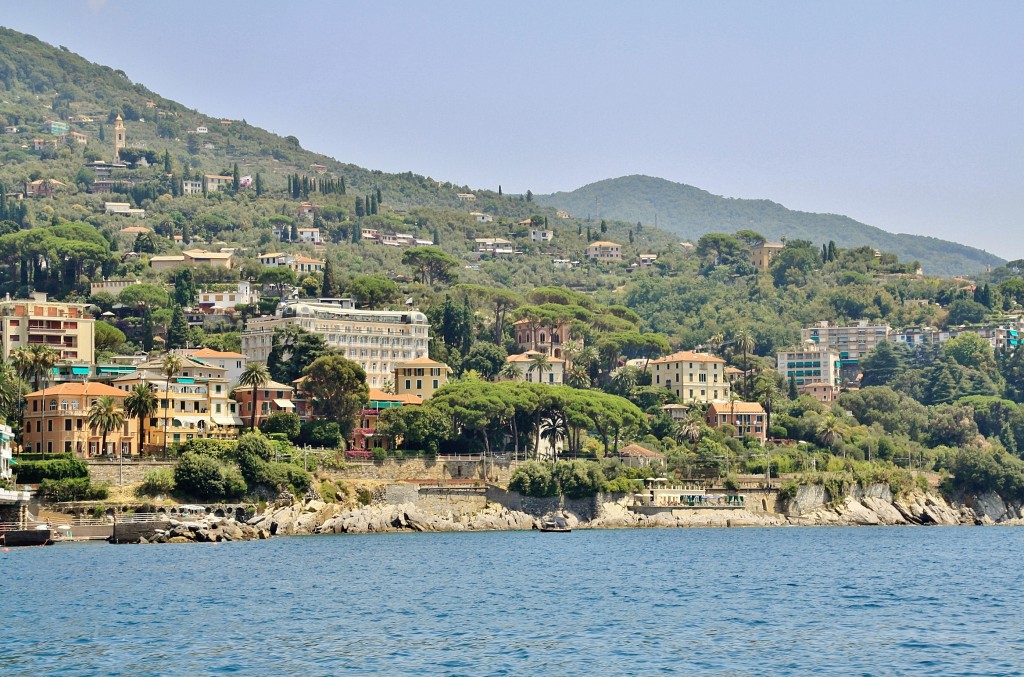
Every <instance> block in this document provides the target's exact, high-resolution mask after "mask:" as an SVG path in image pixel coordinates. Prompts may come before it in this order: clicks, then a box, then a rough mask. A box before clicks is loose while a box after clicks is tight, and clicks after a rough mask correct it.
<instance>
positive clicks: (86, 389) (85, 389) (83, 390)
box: [25, 383, 128, 397]
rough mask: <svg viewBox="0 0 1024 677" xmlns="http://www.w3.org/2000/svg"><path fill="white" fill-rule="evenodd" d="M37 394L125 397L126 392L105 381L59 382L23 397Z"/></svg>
mask: <svg viewBox="0 0 1024 677" xmlns="http://www.w3.org/2000/svg"><path fill="white" fill-rule="evenodd" d="M37 395H38V396H42V395H95V396H97V397H101V396H103V395H110V396H111V397H127V395H128V393H126V392H125V391H123V390H121V389H119V388H114V387H113V386H108V385H107V384H105V383H61V384H59V385H55V386H53V387H52V388H44V389H42V390H37V391H36V392H34V393H29V394H28V395H26V396H25V397H33V396H37Z"/></svg>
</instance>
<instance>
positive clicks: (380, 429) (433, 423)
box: [376, 406, 452, 456]
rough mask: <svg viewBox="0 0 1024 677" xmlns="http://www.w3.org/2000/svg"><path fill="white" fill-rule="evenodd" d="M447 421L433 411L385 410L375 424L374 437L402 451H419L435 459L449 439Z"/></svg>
mask: <svg viewBox="0 0 1024 677" xmlns="http://www.w3.org/2000/svg"><path fill="white" fill-rule="evenodd" d="M451 432H452V430H451V421H449V419H448V417H447V416H445V415H444V414H442V413H441V412H440V411H438V410H437V409H435V408H433V407H419V406H410V407H395V408H392V409H385V410H384V411H382V412H381V414H380V418H379V419H378V420H377V428H376V433H377V434H378V435H380V436H381V437H383V438H385V439H390V440H391V441H392V443H393V444H395V445H397V446H399V447H400V448H402V449H416V450H422V451H424V452H426V453H427V455H428V456H436V455H437V453H438V451H439V450H440V447H441V442H443V441H444V440H446V439H448V438H449V437H450V436H451Z"/></svg>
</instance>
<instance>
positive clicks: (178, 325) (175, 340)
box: [167, 304, 189, 350]
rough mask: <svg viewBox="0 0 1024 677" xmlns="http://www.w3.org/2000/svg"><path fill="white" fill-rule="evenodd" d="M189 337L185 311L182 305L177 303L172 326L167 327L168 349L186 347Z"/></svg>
mask: <svg viewBox="0 0 1024 677" xmlns="http://www.w3.org/2000/svg"><path fill="white" fill-rule="evenodd" d="M188 337H189V329H188V320H186V319H185V311H184V310H182V309H181V306H179V305H177V304H175V305H174V313H173V315H171V326H170V327H169V328H168V329H167V349H168V350H171V349H174V348H184V347H186V344H187V343H188Z"/></svg>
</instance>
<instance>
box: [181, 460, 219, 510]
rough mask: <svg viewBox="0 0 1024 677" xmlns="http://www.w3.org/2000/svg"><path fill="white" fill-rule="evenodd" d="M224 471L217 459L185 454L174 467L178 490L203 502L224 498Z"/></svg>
mask: <svg viewBox="0 0 1024 677" xmlns="http://www.w3.org/2000/svg"><path fill="white" fill-rule="evenodd" d="M224 480H225V477H224V469H223V467H222V466H221V464H220V463H218V462H217V460H216V459H215V458H212V457H210V456H203V455H200V454H185V455H183V456H182V457H181V458H180V459H178V462H177V464H176V465H175V466H174V484H175V486H177V488H178V490H180V491H183V492H185V493H186V494H188V495H190V496H194V497H195V498H197V499H200V500H203V499H206V500H216V499H218V498H221V497H223V496H224V493H225V485H224Z"/></svg>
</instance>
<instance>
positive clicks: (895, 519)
mask: <svg viewBox="0 0 1024 677" xmlns="http://www.w3.org/2000/svg"><path fill="white" fill-rule="evenodd" d="M860 502H861V503H862V504H863V505H864V507H865V508H867V509H868V510H870V511H872V512H873V513H875V515H877V516H878V519H879V521H880V522H881V523H882V524H887V525H893V524H906V523H907V520H906V519H905V518H904V517H903V515H902V514H901V513H900V511H899V510H897V509H896V508H895V507H893V505H892V503H891V502H888V501H886V500H884V499H882V498H876V497H874V496H865V497H864V498H862V499H860Z"/></svg>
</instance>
